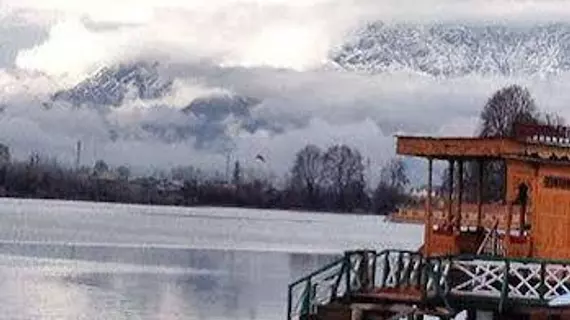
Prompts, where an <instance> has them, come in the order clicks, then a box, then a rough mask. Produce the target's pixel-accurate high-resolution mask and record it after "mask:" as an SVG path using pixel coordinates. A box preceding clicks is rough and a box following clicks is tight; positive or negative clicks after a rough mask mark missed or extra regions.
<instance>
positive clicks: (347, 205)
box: [0, 144, 409, 214]
mask: <svg viewBox="0 0 570 320" xmlns="http://www.w3.org/2000/svg"><path fill="white" fill-rule="evenodd" d="M408 183H409V180H408V178H407V175H406V168H405V166H404V164H403V162H402V161H401V160H392V161H391V162H389V163H388V164H387V165H386V166H385V167H384V168H383V169H382V181H381V182H380V184H378V186H377V187H376V188H375V190H373V191H370V190H368V189H369V188H368V187H367V183H366V180H365V164H364V162H363V157H362V155H361V153H360V152H359V151H358V150H357V149H355V148H352V147H349V146H347V145H342V144H340V145H334V146H331V147H330V148H328V149H327V150H321V149H320V148H319V147H317V146H315V145H307V146H306V147H304V148H302V149H301V150H299V151H298V152H297V154H296V156H295V161H294V164H293V166H292V167H291V170H290V174H289V178H287V182H286V184H285V186H284V187H280V188H277V187H276V185H275V184H274V183H273V182H272V181H271V180H270V179H267V178H259V177H254V178H251V177H246V176H245V174H244V172H243V169H242V168H241V166H240V163H239V162H236V163H235V166H234V169H233V172H232V179H231V181H229V182H228V181H226V179H223V178H221V177H216V176H208V175H206V174H204V173H202V172H201V171H200V170H198V169H196V168H193V167H191V166H189V167H177V168H173V169H172V170H171V171H170V172H169V173H168V174H162V175H148V176H138V177H132V176H131V173H130V170H129V168H128V167H125V166H120V167H116V168H111V167H110V166H109V165H107V164H106V163H105V162H104V161H102V160H99V161H97V162H96V163H95V164H94V165H93V167H91V168H89V167H82V168H69V167H66V166H64V165H61V164H59V163H58V162H57V161H55V160H53V159H49V158H45V157H41V156H40V155H38V154H32V155H31V156H30V157H29V158H28V159H26V160H11V159H10V154H9V148H8V147H7V146H5V145H0V196H5V197H20V198H42V199H66V200H84V201H104V202H121V203H140V204H154V205H177V206H236V207H255V208H279V209H299V210H311V211H331V212H359V213H380V214H386V213H389V212H390V211H391V210H393V209H394V208H395V206H397V204H398V202H400V201H402V200H403V199H405V197H406V192H405V188H406V186H407V185H408Z"/></svg>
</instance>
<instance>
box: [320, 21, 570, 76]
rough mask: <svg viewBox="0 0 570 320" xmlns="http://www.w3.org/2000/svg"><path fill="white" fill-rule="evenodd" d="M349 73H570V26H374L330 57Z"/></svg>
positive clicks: (371, 25) (370, 26)
mask: <svg viewBox="0 0 570 320" xmlns="http://www.w3.org/2000/svg"><path fill="white" fill-rule="evenodd" d="M330 57H331V60H332V61H333V62H334V63H336V64H337V65H338V66H340V67H341V68H343V69H346V70H350V71H359V72H368V73H379V72H390V71H409V72H413V73H421V74H426V75H432V76H443V77H452V76H464V75H470V74H481V75H490V74H491V75H536V74H541V75H542V74H551V73H559V72H564V71H568V70H570V24H562V23H558V24H550V25H534V26H522V25H508V26H505V25H487V26H485V25H459V24H434V25H410V24H385V23H381V22H378V23H372V24H368V25H366V26H365V27H363V28H361V29H359V30H358V31H357V32H355V34H353V35H352V36H351V37H350V38H349V39H347V41H346V42H345V43H343V44H342V45H341V46H340V47H339V48H337V49H335V50H334V51H333V52H332V53H331V56H330Z"/></svg>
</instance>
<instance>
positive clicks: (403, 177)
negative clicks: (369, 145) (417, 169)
mask: <svg viewBox="0 0 570 320" xmlns="http://www.w3.org/2000/svg"><path fill="white" fill-rule="evenodd" d="M380 179H381V181H383V182H384V183H385V184H387V185H388V186H390V187H392V188H394V189H396V190H399V191H404V189H405V187H406V186H407V185H408V184H409V183H410V179H408V175H407V173H406V166H405V165H404V162H403V161H402V160H401V159H392V160H390V161H389V162H388V163H387V164H386V165H385V166H384V167H382V171H381V173H380Z"/></svg>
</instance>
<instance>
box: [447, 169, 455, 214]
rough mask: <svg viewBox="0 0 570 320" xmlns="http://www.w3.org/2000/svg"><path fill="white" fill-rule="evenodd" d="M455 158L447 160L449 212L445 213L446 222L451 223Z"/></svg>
mask: <svg viewBox="0 0 570 320" xmlns="http://www.w3.org/2000/svg"><path fill="white" fill-rule="evenodd" d="M454 169H455V160H449V198H448V202H449V204H448V205H449V212H448V213H447V222H448V224H451V222H452V221H453V180H455V173H454V172H453V171H454Z"/></svg>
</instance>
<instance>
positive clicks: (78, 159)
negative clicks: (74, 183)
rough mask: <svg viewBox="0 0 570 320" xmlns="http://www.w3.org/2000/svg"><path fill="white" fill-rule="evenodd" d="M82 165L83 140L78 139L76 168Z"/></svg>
mask: <svg viewBox="0 0 570 320" xmlns="http://www.w3.org/2000/svg"><path fill="white" fill-rule="evenodd" d="M80 165H81V140H77V150H76V153H75V169H76V170H79V166H80Z"/></svg>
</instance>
